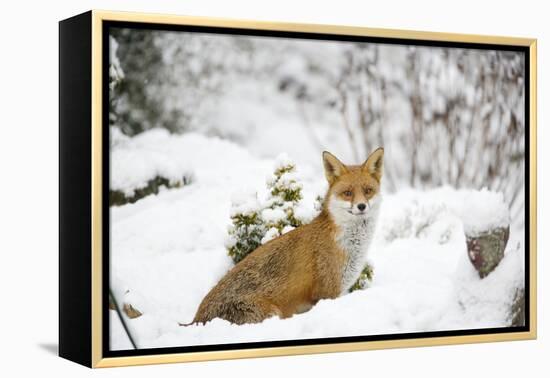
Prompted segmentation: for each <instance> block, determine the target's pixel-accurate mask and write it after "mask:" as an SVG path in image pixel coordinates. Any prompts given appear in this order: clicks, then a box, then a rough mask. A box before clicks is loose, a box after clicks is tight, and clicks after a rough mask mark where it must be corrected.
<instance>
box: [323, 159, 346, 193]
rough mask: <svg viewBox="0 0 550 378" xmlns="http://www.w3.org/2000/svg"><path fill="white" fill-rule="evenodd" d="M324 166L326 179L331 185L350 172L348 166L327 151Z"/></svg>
mask: <svg viewBox="0 0 550 378" xmlns="http://www.w3.org/2000/svg"><path fill="white" fill-rule="evenodd" d="M323 165H324V166H325V177H326V178H327V181H328V183H329V184H330V185H332V184H333V183H334V181H336V179H337V178H338V177H340V176H341V175H342V174H344V173H346V172H347V171H348V169H347V168H346V166H345V165H344V164H342V162H341V161H340V160H338V159H337V158H336V156H334V155H333V154H331V153H330V152H327V151H324V152H323Z"/></svg>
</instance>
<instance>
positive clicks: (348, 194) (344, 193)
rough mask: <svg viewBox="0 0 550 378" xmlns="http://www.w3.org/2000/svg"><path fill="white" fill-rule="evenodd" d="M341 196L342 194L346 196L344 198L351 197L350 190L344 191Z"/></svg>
mask: <svg viewBox="0 0 550 378" xmlns="http://www.w3.org/2000/svg"><path fill="white" fill-rule="evenodd" d="M342 194H343V195H344V196H346V197H351V195H352V194H353V193H352V192H351V190H346V191H344V192H343V193H342Z"/></svg>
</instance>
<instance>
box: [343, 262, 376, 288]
mask: <svg viewBox="0 0 550 378" xmlns="http://www.w3.org/2000/svg"><path fill="white" fill-rule="evenodd" d="M373 278H374V269H373V267H372V265H371V264H370V263H369V262H367V264H366V265H365V267H364V268H363V270H362V271H361V274H360V275H359V278H358V279H357V281H355V283H354V284H353V285H351V287H350V288H349V292H350V293H351V292H354V291H355V290H363V289H366V288H367V287H369V284H370V283H371V282H372V279H373Z"/></svg>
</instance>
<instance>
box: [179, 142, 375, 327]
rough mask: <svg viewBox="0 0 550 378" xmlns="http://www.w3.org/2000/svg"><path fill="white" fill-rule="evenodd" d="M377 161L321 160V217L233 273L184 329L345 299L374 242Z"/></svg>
mask: <svg viewBox="0 0 550 378" xmlns="http://www.w3.org/2000/svg"><path fill="white" fill-rule="evenodd" d="M383 155H384V150H383V149H382V148H378V149H377V150H376V151H374V152H373V153H372V154H371V155H370V156H369V158H368V159H367V160H366V161H365V162H364V163H363V164H362V165H353V166H351V165H344V164H342V163H341V162H340V161H339V160H338V159H337V158H336V157H335V156H334V155H332V154H331V153H329V152H326V151H325V152H323V164H324V169H325V176H326V179H327V181H328V184H329V189H328V191H327V194H326V196H325V200H324V203H323V207H322V210H321V213H320V214H319V215H318V216H317V217H316V218H315V219H314V220H313V221H312V222H311V223H309V224H306V225H303V226H301V227H298V228H296V229H295V230H292V231H290V232H288V233H286V234H284V235H282V236H280V237H278V238H275V239H273V240H271V241H269V242H268V243H266V244H264V245H262V246H260V247H258V248H257V249H256V250H254V251H253V252H252V253H250V254H249V255H248V256H247V257H245V258H244V259H243V260H242V261H241V262H239V263H238V264H237V265H236V266H235V267H233V269H231V270H230V271H229V272H228V273H227V274H226V275H225V276H224V277H223V278H222V279H221V280H220V281H219V282H218V284H217V285H216V286H214V288H213V289H212V290H211V291H210V292H209V293H208V294H207V295H206V297H205V298H204V299H203V300H202V302H201V304H200V306H199V308H198V310H197V313H196V315H195V318H194V319H193V322H192V323H190V324H197V323H202V324H204V323H206V322H208V321H210V320H212V319H214V318H221V319H225V320H228V321H229V322H231V323H235V324H244V323H259V322H261V321H263V320H264V319H266V318H269V317H272V316H278V317H280V318H287V317H290V316H292V315H294V314H297V313H301V312H305V311H307V310H309V309H310V308H311V307H312V306H313V305H315V303H317V302H318V301H319V300H321V299H326V298H336V297H338V296H339V295H341V294H343V293H344V292H346V291H347V290H348V289H349V288H350V287H351V286H352V285H353V283H354V282H355V281H356V280H357V278H358V277H359V275H360V273H361V271H362V269H363V268H364V266H365V263H366V261H365V259H366V253H367V250H368V248H369V245H370V243H371V240H372V238H373V234H374V229H375V226H376V222H377V218H378V212H379V208H380V204H381V194H380V181H381V178H382V166H383Z"/></svg>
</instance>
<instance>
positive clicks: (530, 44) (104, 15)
mask: <svg viewBox="0 0 550 378" xmlns="http://www.w3.org/2000/svg"><path fill="white" fill-rule="evenodd" d="M106 22H126V23H143V24H162V25H166V26H167V27H168V26H170V25H191V26H205V27H216V28H237V29H242V30H262V31H275V32H281V31H282V32H299V33H306V34H307V33H317V34H330V35H342V36H360V37H376V38H383V39H400V40H403V41H437V42H449V43H469V44H481V45H502V46H519V47H522V48H525V51H526V52H527V53H528V58H529V60H528V62H529V64H528V71H527V72H528V75H529V76H528V89H529V92H528V96H529V97H528V98H529V104H528V105H529V113H528V114H526V119H528V126H529V127H528V133H527V135H528V136H527V137H528V138H529V140H528V146H529V157H528V158H529V159H528V162H529V166H528V167H527V168H526V172H528V173H529V176H528V177H529V182H528V185H529V186H528V187H529V193H528V196H529V204H528V205H527V204H526V207H528V208H529V219H528V223H529V235H526V240H527V239H528V241H529V244H528V245H529V250H528V262H529V266H528V267H526V271H527V272H529V276H528V277H527V278H526V279H527V280H528V289H529V291H528V298H529V300H528V306H529V307H528V315H529V319H528V327H527V328H528V329H527V330H525V331H518V332H506V333H483V334H476V333H475V332H473V333H472V334H464V335H453V336H441V337H422V338H401V339H396V340H375V341H361V342H342V343H331V344H322V343H319V344H314V345H296V346H273V347H262V348H253V349H231V350H211V351H200V352H185V353H166V354H147V351H146V350H145V351H144V353H143V354H141V355H132V356H120V357H106V356H105V355H104V348H103V346H104V339H105V334H104V332H103V330H104V324H103V321H104V318H103V316H102V311H103V309H104V308H105V306H107V303H105V295H104V287H103V283H104V276H105V274H106V273H108V271H106V270H105V264H104V260H103V249H104V248H105V245H104V243H103V241H104V238H103V233H104V227H103V219H104V215H105V214H104V211H105V208H104V206H103V193H104V192H103V189H104V184H105V182H104V180H105V179H106V178H105V177H104V173H103V172H104V169H103V168H104V164H105V162H104V160H103V156H104V155H103V152H104V148H105V146H104V143H105V135H104V134H103V133H104V129H103V126H102V125H103V122H104V121H103V120H104V107H105V103H106V102H105V98H104V81H103V75H104V68H105V67H104V65H105V56H104V51H103V50H104V41H105V35H104V25H105V23H106ZM78 33H82V35H83V37H82V39H78V38H77V36H78ZM82 41H84V42H82ZM78 49H85V50H86V51H87V53H86V54H83V56H81V58H79V59H82V62H84V61H86V62H89V63H87V67H88V68H89V77H87V78H86V77H85V78H83V77H82V75H83V73H82V72H80V73H79V72H76V73H72V74H71V73H69V72H68V70H70V69H71V68H69V67H68V65H69V61H70V60H71V59H77V58H75V54H78V52H79V50H78ZM88 49H89V51H88ZM536 62H537V41H536V39H530V38H514V37H501V36H484V35H470V34H453V33H438V32H424V31H412V30H394V29H378V28H368V27H356V26H337V25H317V24H295V23H283V22H259V21H252V20H231V19H218V18H210V17H189V16H175V15H161V14H146V13H127V12H111V11H101V10H93V11H90V12H87V13H85V14H83V15H81V16H76V17H74V18H71V19H69V20H66V21H62V22H61V23H60V76H61V77H60V92H61V94H60V128H61V135H60V138H61V143H60V149H61V150H60V151H61V152H60V154H61V157H60V164H61V168H62V169H61V174H60V180H61V187H62V193H61V194H60V198H61V199H62V200H61V204H60V209H61V210H60V222H61V225H62V226H61V230H60V275H61V276H60V355H61V356H62V357H65V358H68V359H71V360H73V361H76V362H79V363H82V364H84V365H87V366H90V367H94V368H95V367H114V366H128V365H144V364H160V363H173V362H187V361H207V360H217V359H237V358H250V357H266V356H283V355H299V354H310V353H328V352H347V351H360V350H371V349H386V348H402V347H419V346H434V345H447V344H465V343H479V342H495V341H512V340H527V339H535V338H536V336H537V316H536V315H537V291H536V285H537V277H536V272H537V264H536V242H537V240H536V228H537V223H536V222H537V217H536V210H537V206H536V204H537V170H536V166H537V164H536V163H537V152H536V149H537V137H536V124H537V108H536V98H537V79H536V78H537V72H536V70H537V64H536ZM526 66H527V65H526ZM526 69H527V67H526ZM83 72H84V73H86V72H85V71H83ZM75 81H76V82H79V83H81V84H79V85H81V87H79V88H81V89H82V93H84V94H86V93H88V92H87V91H89V97H85V99H82V98H81V97H78V96H76V95H72V96H71V95H69V94H68V93H67V94H65V95H64V94H63V92H64V91H65V92H67V91H68V88H69V87H70V86H71V85H75V84H74V82H75ZM79 91H80V89H79ZM87 100H89V101H90V102H89V103H87V102H86V101H87ZM74 101H79V102H80V104H79V105H78V106H79V109H82V112H80V113H79V114H73V113H67V112H69V110H67V109H68V108H69V107H71V106H72V107H73V108H74V106H76V105H75V104H74ZM71 117H72V118H71ZM81 120H89V122H90V123H89V125H90V126H89V128H88V127H84V126H82V125H81V126H80V127H81V131H80V132H79V131H75V130H72V131H71V130H69V127H70V125H69V121H81ZM73 127H74V125H73ZM526 131H527V130H526ZM70 133H79V134H78V136H76V137H77V138H81V139H79V140H81V141H82V143H84V145H88V144H89V146H88V150H86V151H87V152H82V153H83V154H84V153H89V154H90V155H89V159H90V160H89V163H90V168H89V171H86V172H85V173H82V174H83V175H86V177H88V178H89V179H88V178H87V179H86V181H83V182H82V188H84V189H85V188H86V187H87V186H88V185H89V187H88V190H87V191H86V192H76V191H75V192H71V185H74V184H70V183H69V176H71V174H72V173H73V172H74V170H76V169H78V168H76V167H72V168H71V166H70V162H67V160H68V159H69V157H68V156H69V155H68V154H70V153H76V152H75V150H71V148H70V147H64V146H66V143H69V139H71V140H74V138H75V135H73V134H70ZM77 156H79V155H77ZM64 164H66V165H64ZM71 177H73V176H71ZM65 180H66V181H65ZM63 188H65V189H63ZM86 193H88V194H89V195H90V197H89V199H88V200H87V202H86V203H85V206H84V205H83V206H84V209H85V210H86V211H85V212H84V213H82V212H81V213H80V215H78V214H76V213H75V212H76V210H70V209H69V207H70V206H71V204H72V203H74V201H78V200H79V199H81V198H82V197H81V196H83V195H87V194H86ZM526 196H527V193H526ZM71 211H73V212H71ZM79 216H81V217H84V218H86V219H88V221H83V222H82V223H78V222H76V223H75V222H73V221H72V220H74V219H76V218H74V217H79ZM71 217H73V218H71ZM79 219H80V218H79ZM77 227H78V229H76V228H77ZM88 227H89V228H88ZM74 232H76V233H77V234H76V235H78V233H83V234H86V235H87V237H86V239H82V238H77V239H78V240H73V239H74V237H73V239H69V236H68V235H69V233H71V234H72V233H74ZM75 237H76V236H75ZM76 248H78V249H76ZM81 250H84V251H85V252H83V257H75V256H70V254H77V253H80V251H81ZM69 270H71V271H72V273H71V272H69ZM82 272H85V273H82ZM81 273H82V274H81ZM76 274H79V275H80V274H81V275H82V277H75V275H76ZM74 280H77V281H78V280H82V281H78V282H84V280H88V281H89V285H88V286H86V285H84V284H79V283H78V282H77V281H74ZM88 281H86V282H88ZM88 290H89V292H88ZM77 295H80V296H81V299H80V300H82V301H83V302H82V303H84V307H82V306H80V307H79V306H78V305H76V306H77V307H79V309H78V311H82V312H78V311H76V310H74V309H73V306H75V303H74V297H76V296H77ZM75 311H76V312H75ZM84 312H88V315H87V316H83V315H82V314H83V313H84ZM69 318H70V319H69ZM76 339H79V340H82V341H81V342H82V343H86V344H88V343H89V345H86V346H83V347H82V348H83V349H81V350H80V351H74V350H75V348H77V345H78V343H79V341H77V340H76Z"/></svg>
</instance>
